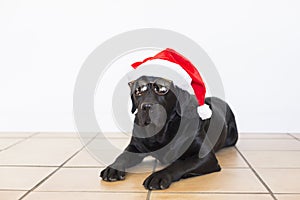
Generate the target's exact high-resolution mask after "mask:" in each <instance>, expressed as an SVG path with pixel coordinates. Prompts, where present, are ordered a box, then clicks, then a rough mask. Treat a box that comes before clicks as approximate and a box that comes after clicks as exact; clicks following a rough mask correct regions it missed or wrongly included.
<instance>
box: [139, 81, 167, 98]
mask: <svg viewBox="0 0 300 200" xmlns="http://www.w3.org/2000/svg"><path fill="white" fill-rule="evenodd" d="M171 83H172V81H169V80H166V79H157V80H155V81H153V82H150V83H149V82H145V81H142V80H141V81H137V83H136V88H135V90H134V94H135V95H136V96H142V95H144V94H145V93H146V92H148V91H149V90H151V89H152V91H154V92H155V94H157V95H160V96H162V95H166V94H167V93H168V92H169V90H170V86H171Z"/></svg>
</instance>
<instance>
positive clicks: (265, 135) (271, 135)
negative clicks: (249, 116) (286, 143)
mask: <svg viewBox="0 0 300 200" xmlns="http://www.w3.org/2000/svg"><path fill="white" fill-rule="evenodd" d="M239 138H240V139H293V137H292V136H290V135H288V134H287V133H240V134H239Z"/></svg>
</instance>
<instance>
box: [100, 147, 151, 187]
mask: <svg viewBox="0 0 300 200" xmlns="http://www.w3.org/2000/svg"><path fill="white" fill-rule="evenodd" d="M145 156H146V155H144V154H141V153H139V152H138V150H137V149H136V148H135V147H134V146H132V145H129V146H128V147H127V148H126V149H125V151H124V152H123V153H122V154H121V155H119V156H118V157H117V159H116V160H115V162H114V163H113V164H111V165H110V166H108V167H106V168H105V169H104V170H102V171H101V173H100V177H101V178H102V179H103V180H104V181H118V180H124V179H125V174H126V173H125V170H126V169H127V168H130V167H133V166H135V165H137V164H139V163H140V162H142V160H143V159H144V158H145Z"/></svg>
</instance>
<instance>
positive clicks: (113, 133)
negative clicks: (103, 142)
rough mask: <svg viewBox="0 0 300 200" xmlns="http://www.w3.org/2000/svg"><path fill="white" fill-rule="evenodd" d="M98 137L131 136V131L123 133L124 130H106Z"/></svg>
mask: <svg viewBox="0 0 300 200" xmlns="http://www.w3.org/2000/svg"><path fill="white" fill-rule="evenodd" d="M97 137H98V138H103V137H105V138H130V137H131V133H122V132H105V133H102V134H99V135H98V136H97Z"/></svg>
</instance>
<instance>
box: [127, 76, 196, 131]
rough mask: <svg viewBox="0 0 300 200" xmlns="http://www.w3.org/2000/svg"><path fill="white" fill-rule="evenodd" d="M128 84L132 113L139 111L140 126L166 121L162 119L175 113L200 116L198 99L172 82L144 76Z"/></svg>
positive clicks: (137, 119)
mask: <svg viewBox="0 0 300 200" xmlns="http://www.w3.org/2000/svg"><path fill="white" fill-rule="evenodd" d="M128 84H129V87H130V90H131V100H132V109H131V112H132V113H134V112H135V111H136V110H137V114H136V123H137V124H138V125H139V126H147V125H149V124H151V123H156V122H161V121H165V120H163V119H162V118H163V117H164V116H165V114H166V117H167V118H168V117H170V116H171V115H172V114H174V113H175V112H176V113H177V114H178V115H180V116H183V115H185V116H188V117H197V116H198V115H197V114H196V107H197V101H196V99H195V98H193V97H192V96H191V95H190V94H189V93H188V92H187V91H185V90H182V89H181V88H179V87H177V86H175V85H174V84H173V82H172V81H170V80H166V79H164V78H160V77H153V76H142V77H140V78H138V79H137V80H134V81H131V82H129V83H128ZM162 108H163V109H162Z"/></svg>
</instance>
